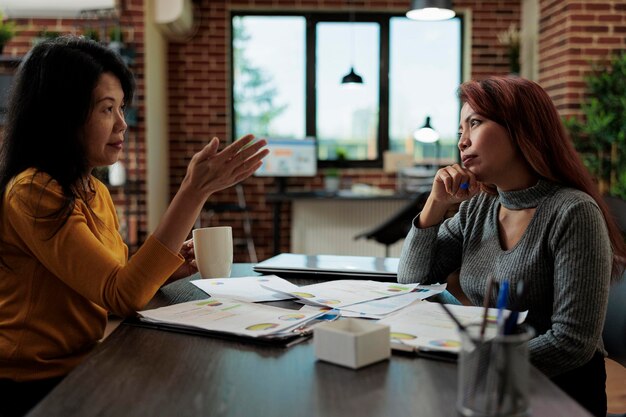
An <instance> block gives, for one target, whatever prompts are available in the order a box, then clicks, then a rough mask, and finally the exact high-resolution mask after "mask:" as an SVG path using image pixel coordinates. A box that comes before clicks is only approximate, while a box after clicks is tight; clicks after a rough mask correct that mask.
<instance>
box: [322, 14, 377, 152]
mask: <svg viewBox="0 0 626 417" xmlns="http://www.w3.org/2000/svg"><path fill="white" fill-rule="evenodd" d="M379 32H380V30H379V25H378V24H377V23H371V22H362V23H345V22H320V23H319V24H318V25H317V38H316V46H317V48H316V54H315V55H316V57H317V62H316V64H317V65H316V74H315V78H316V80H317V85H316V87H317V89H316V104H317V105H316V109H315V110H316V126H315V136H316V137H317V141H318V155H319V159H322V160H328V159H330V160H334V159H338V158H343V157H345V158H346V159H348V160H375V159H376V158H377V157H378V124H379V121H378V106H379V85H378V73H379V71H380V68H379V62H380V53H379V48H378V47H377V45H379V44H380V33H379ZM357 63H358V65H357ZM352 67H354V69H355V70H356V72H357V73H358V74H359V75H360V76H361V77H363V80H364V82H363V85H361V86H359V87H351V86H347V85H344V84H341V79H342V78H343V76H344V75H346V74H348V72H349V71H350V69H351V68H352Z"/></svg>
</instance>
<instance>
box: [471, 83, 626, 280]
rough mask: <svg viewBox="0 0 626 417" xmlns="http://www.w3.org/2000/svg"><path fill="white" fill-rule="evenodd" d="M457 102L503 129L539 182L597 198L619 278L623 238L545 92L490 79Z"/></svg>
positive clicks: (625, 251) (625, 253)
mask: <svg viewBox="0 0 626 417" xmlns="http://www.w3.org/2000/svg"><path fill="white" fill-rule="evenodd" d="M459 98H460V99H461V101H462V102H464V103H469V105H470V106H471V107H472V109H473V110H474V111H475V112H477V113H478V114H480V115H481V116H483V117H486V118H487V119H489V120H493V121H494V122H496V123H498V124H500V125H501V126H504V127H505V128H506V129H507V130H508V133H509V136H510V137H511V140H512V141H513V143H514V144H515V145H516V146H517V147H518V148H519V149H520V151H521V153H522V154H523V155H524V158H525V159H526V161H527V162H528V164H529V165H530V166H531V168H532V169H533V170H534V171H535V173H536V174H537V175H538V176H539V177H542V178H545V179H547V180H550V181H553V182H557V183H560V184H563V185H566V186H568V187H572V188H576V189H578V190H581V191H584V192H585V193H587V194H589V195H590V196H591V197H593V199H594V200H595V201H596V203H597V204H598V206H599V207H600V210H602V214H603V216H604V221H605V222H606V226H607V229H608V231H609V238H610V240H611V247H612V248H613V275H614V276H618V275H619V274H621V272H622V271H623V269H624V265H625V264H626V244H625V243H624V238H623V237H622V234H621V232H620V230H619V228H618V227H617V224H616V223H615V220H614V218H613V217H612V216H611V214H610V212H609V209H608V207H607V205H606V203H605V202H604V199H603V198H602V196H601V195H600V192H599V191H598V188H597V186H596V184H595V183H594V181H593V178H592V177H591V174H589V171H587V168H585V165H584V164H583V162H582V160H581V158H580V156H579V155H578V153H577V152H576V150H575V148H574V145H573V143H572V141H571V140H570V138H569V135H568V134H567V131H566V130H565V127H564V126H563V123H562V122H561V118H560V117H559V114H558V111H557V109H556V107H555V106H554V104H553V103H552V100H551V99H550V96H548V94H547V93H546V92H545V90H544V89H543V88H541V87H540V86H539V85H538V84H536V83H534V82H532V81H530V80H526V79H524V78H519V77H490V78H487V79H485V80H482V81H469V82H466V83H463V84H461V86H460V88H459Z"/></svg>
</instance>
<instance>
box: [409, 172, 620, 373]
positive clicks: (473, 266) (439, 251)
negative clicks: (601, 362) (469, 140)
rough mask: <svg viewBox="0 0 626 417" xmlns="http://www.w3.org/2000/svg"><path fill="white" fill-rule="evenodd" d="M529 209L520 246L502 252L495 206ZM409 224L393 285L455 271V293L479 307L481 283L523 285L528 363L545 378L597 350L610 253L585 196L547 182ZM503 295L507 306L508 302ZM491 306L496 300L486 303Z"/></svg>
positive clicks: (581, 361)
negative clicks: (438, 220) (440, 218)
mask: <svg viewBox="0 0 626 417" xmlns="http://www.w3.org/2000/svg"><path fill="white" fill-rule="evenodd" d="M500 205H502V206H504V207H506V208H509V209H522V208H531V207H536V208H537V210H536V211H535V214H534V216H533V218H532V220H531V222H530V224H529V225H528V228H527V229H526V232H525V233H524V235H523V236H522V238H521V239H520V241H519V242H518V243H517V244H516V245H515V246H514V247H513V248H512V249H511V250H508V251H507V250H503V249H502V247H501V245H500V240H499V236H498V208H499V206H500ZM415 224H417V218H416V220H414V225H413V227H412V228H411V231H410V232H409V234H408V236H407V239H406V241H405V243H404V247H403V248H402V254H401V256H400V266H399V268H398V281H400V282H403V283H408V282H421V283H425V284H426V283H434V282H440V281H445V279H446V276H447V275H448V274H450V273H451V272H453V271H455V270H456V269H458V268H460V269H461V270H460V282H461V287H462V289H463V291H464V292H465V294H466V295H467V296H468V298H469V299H470V300H471V301H472V303H474V304H475V305H482V303H483V298H484V294H485V291H486V285H487V279H488V277H489V275H493V276H494V278H495V280H496V281H497V282H501V281H503V280H505V279H508V280H509V282H510V283H511V286H512V287H511V288H515V285H516V284H517V282H518V281H519V280H524V284H525V285H526V286H527V293H526V296H525V298H524V300H522V301H521V303H520V310H526V309H528V317H527V318H526V322H527V323H528V324H529V325H531V326H532V327H533V328H534V329H535V334H536V336H535V337H534V338H533V339H532V340H531V341H530V343H529V349H530V355H531V356H530V357H531V361H532V363H533V364H534V365H535V366H536V367H537V368H539V369H540V370H541V371H543V372H544V373H545V374H546V375H548V376H556V375H558V374H561V373H563V372H566V371H569V370H571V369H574V368H577V367H579V366H581V365H583V364H585V363H586V362H587V361H589V360H590V359H591V357H592V356H593V354H594V353H595V352H603V353H604V347H603V345H602V337H601V336H602V326H603V324H604V316H605V312H606V306H607V298H608V293H609V283H610V277H611V264H612V250H611V245H610V240H609V237H608V232H607V228H606V224H605V222H604V218H603V216H602V212H601V211H600V209H599V208H598V206H597V205H596V203H595V201H594V200H593V199H592V198H591V197H590V196H589V195H587V194H585V193H583V192H581V191H578V190H574V189H572V188H565V187H562V186H560V185H557V184H554V183H550V182H547V181H543V180H541V181H539V182H538V183H537V185H535V186H533V187H531V188H529V189H526V190H520V191H510V192H499V193H498V195H489V194H485V193H480V194H478V195H476V196H474V197H473V198H472V199H471V200H468V201H465V202H463V203H462V204H461V206H460V208H459V212H458V213H457V214H456V215H455V216H454V217H452V218H450V219H447V220H445V221H444V222H443V223H442V224H440V225H437V226H433V227H430V228H425V229H419V228H417V227H416V226H415ZM515 298H516V297H515V294H509V299H508V305H511V304H512V303H513V302H515ZM490 305H491V307H494V306H495V296H492V297H491V299H490Z"/></svg>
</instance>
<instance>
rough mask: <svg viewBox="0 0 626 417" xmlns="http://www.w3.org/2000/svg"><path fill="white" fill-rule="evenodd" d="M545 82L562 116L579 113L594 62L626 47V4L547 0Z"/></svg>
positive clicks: (543, 11) (542, 43)
mask: <svg viewBox="0 0 626 417" xmlns="http://www.w3.org/2000/svg"><path fill="white" fill-rule="evenodd" d="M539 4H540V21H539V83H540V84H541V85H542V86H543V87H544V88H545V89H546V90H547V91H548V93H549V94H550V96H551V97H552V99H553V100H554V102H555V104H556V106H557V108H558V109H559V112H560V113H561V115H562V116H570V115H579V114H580V113H581V112H580V105H581V103H582V101H583V98H584V91H585V82H584V79H583V78H584V75H585V74H587V73H588V72H589V70H590V68H591V63H592V62H597V61H602V60H604V59H606V58H607V56H609V55H610V54H612V53H615V52H619V51H623V50H625V49H626V2H624V0H594V1H582V0H541V1H540V3H539Z"/></svg>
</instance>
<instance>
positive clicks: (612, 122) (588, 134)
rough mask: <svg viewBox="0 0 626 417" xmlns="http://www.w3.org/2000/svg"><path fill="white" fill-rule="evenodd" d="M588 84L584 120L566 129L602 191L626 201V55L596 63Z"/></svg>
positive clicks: (570, 123) (568, 124) (574, 121)
mask: <svg viewBox="0 0 626 417" xmlns="http://www.w3.org/2000/svg"><path fill="white" fill-rule="evenodd" d="M585 82H586V84H587V99H586V101H585V103H584V104H583V106H582V110H583V113H584V117H583V118H578V117H571V118H569V119H565V120H564V123H565V126H566V127H567V128H568V130H569V132H570V136H571V138H572V141H573V143H574V146H575V147H576V149H577V150H578V152H579V153H580V155H581V157H582V159H583V162H584V163H585V165H586V166H587V168H588V169H589V171H590V172H591V173H592V175H594V177H595V178H596V179H597V180H598V185H599V188H600V191H601V192H602V193H603V194H608V195H612V196H615V197H619V198H621V199H626V52H622V53H621V54H620V55H616V56H614V57H612V58H610V59H609V60H608V61H607V62H603V63H600V64H595V65H594V66H593V69H592V72H591V73H590V74H589V75H588V76H586V77H585Z"/></svg>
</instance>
